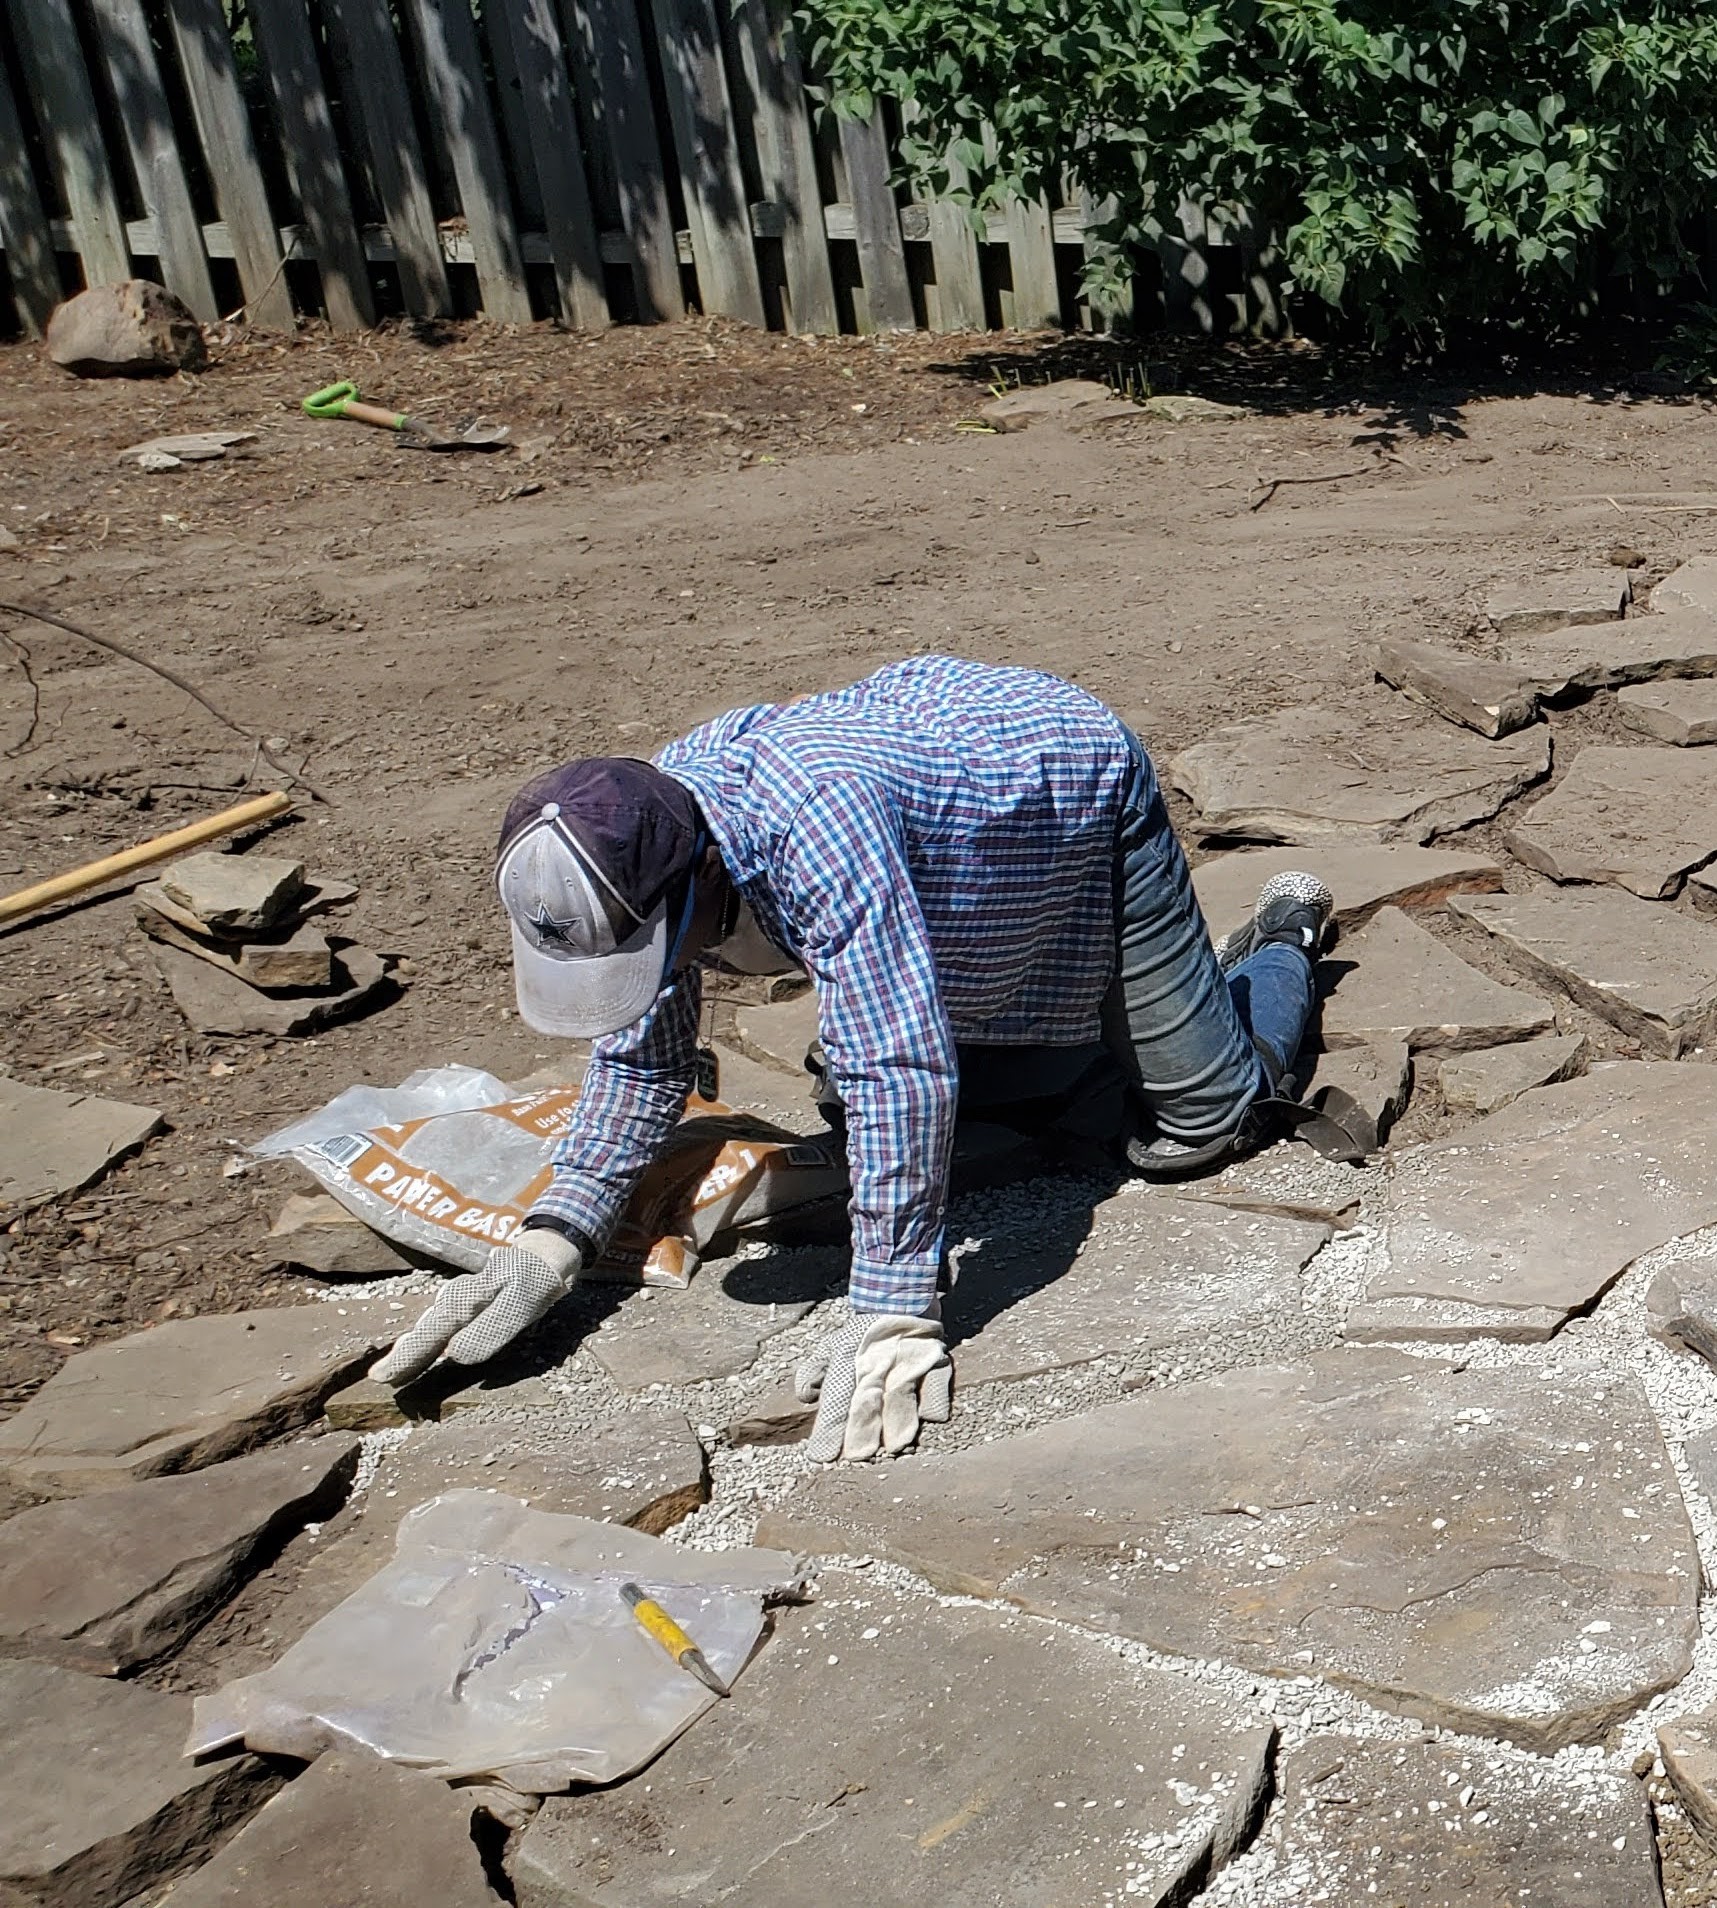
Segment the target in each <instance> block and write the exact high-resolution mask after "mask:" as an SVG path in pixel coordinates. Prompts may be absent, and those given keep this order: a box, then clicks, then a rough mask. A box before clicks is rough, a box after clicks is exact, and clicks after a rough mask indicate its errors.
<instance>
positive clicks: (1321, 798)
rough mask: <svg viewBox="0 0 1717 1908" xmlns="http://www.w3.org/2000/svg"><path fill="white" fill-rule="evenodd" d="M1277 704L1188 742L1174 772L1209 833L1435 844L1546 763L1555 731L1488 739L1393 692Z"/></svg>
mask: <svg viewBox="0 0 1717 1908" xmlns="http://www.w3.org/2000/svg"><path fill="white" fill-rule="evenodd" d="M1379 694H1383V695H1385V706H1384V707H1382V708H1379V707H1378V706H1377V704H1376V703H1374V702H1369V701H1367V700H1365V699H1363V698H1359V697H1344V698H1343V699H1342V700H1341V701H1340V702H1339V703H1334V702H1328V703H1312V704H1309V705H1306V706H1302V707H1299V708H1293V709H1280V710H1278V711H1277V712H1276V713H1275V714H1274V715H1268V716H1257V717H1254V718H1252V719H1251V720H1249V721H1246V722H1236V723H1234V724H1232V725H1231V726H1230V727H1228V728H1224V729H1218V730H1217V731H1216V733H1215V734H1214V735H1212V736H1211V737H1209V739H1208V740H1206V741H1203V742H1195V743H1194V744H1193V745H1192V747H1191V748H1189V749H1183V750H1181V752H1180V754H1178V755H1176V756H1175V757H1173V758H1172V759H1171V761H1170V762H1169V765H1168V771H1167V779H1168V781H1169V782H1170V783H1171V784H1172V785H1173V786H1174V787H1175V788H1178V789H1180V790H1181V791H1182V792H1183V793H1184V794H1186V795H1187V796H1188V797H1189V798H1190V799H1191V801H1192V804H1193V807H1194V809H1195V810H1196V811H1197V814H1196V819H1195V821H1194V824H1193V826H1194V828H1195V829H1196V830H1197V832H1198V833H1199V834H1201V835H1232V836H1237V837H1241V838H1244V839H1249V840H1252V841H1282V842H1314V841H1320V840H1324V839H1327V838H1329V837H1331V836H1336V837H1345V838H1347V839H1349V840H1353V839H1367V838H1369V839H1371V840H1374V841H1375V840H1383V839H1388V840H1398V841H1413V842H1427V841H1430V840H1432V839H1433V838H1434V837H1435V836H1437V835H1442V834H1447V833H1448V832H1449V831H1450V830H1451V829H1456V828H1465V827H1466V826H1468V824H1469V823H1472V822H1477V821H1484V820H1486V819H1487V818H1488V817H1490V816H1492V815H1494V814H1495V813H1496V812H1497V810H1498V809H1499V808H1501V807H1502V806H1503V804H1504V803H1505V802H1509V801H1512V800H1513V799H1514V797H1515V796H1516V795H1518V794H1520V793H1521V791H1522V790H1523V789H1527V788H1530V787H1531V786H1532V784H1533V783H1534V782H1538V781H1542V780H1543V778H1544V777H1545V776H1546V775H1547V774H1548V773H1549V771H1550V741H1549V731H1548V730H1546V729H1544V728H1542V727H1536V728H1531V729H1525V730H1522V731H1521V732H1520V733H1519V734H1516V735H1511V736H1505V737H1504V738H1503V739H1502V740H1501V741H1498V742H1487V741H1484V740H1483V739H1481V738H1480V737H1478V736H1472V735H1464V734H1462V733H1460V732H1459V731H1458V730H1455V729H1451V728H1450V727H1449V726H1448V725H1447V724H1446V723H1442V722H1434V721H1431V722H1428V721H1426V720H1424V719H1423V718H1422V717H1420V716H1418V715H1417V714H1415V713H1413V712H1411V711H1410V710H1406V709H1403V708H1402V707H1401V705H1400V704H1399V702H1397V701H1396V699H1395V698H1394V697H1391V696H1387V695H1386V693H1385V692H1382V691H1380V692H1379Z"/></svg>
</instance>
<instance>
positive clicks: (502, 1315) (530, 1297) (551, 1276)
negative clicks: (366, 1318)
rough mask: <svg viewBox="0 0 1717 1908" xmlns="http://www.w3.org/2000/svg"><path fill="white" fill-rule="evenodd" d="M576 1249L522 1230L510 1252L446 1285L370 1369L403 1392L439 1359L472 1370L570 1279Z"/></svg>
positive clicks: (553, 1235) (556, 1237) (542, 1232)
mask: <svg viewBox="0 0 1717 1908" xmlns="http://www.w3.org/2000/svg"><path fill="white" fill-rule="evenodd" d="M580 1263H581V1261H580V1258H579V1252H578V1247H577V1246H575V1245H574V1244H573V1243H572V1241H571V1240H570V1239H566V1238H563V1237H562V1236H561V1234H560V1233H558V1232H551V1231H550V1230H549V1229H548V1228H547V1227H546V1226H545V1227H542V1228H540V1229H538V1228H533V1227H529V1226H527V1227H526V1228H525V1229H524V1230H523V1231H522V1232H519V1233H517V1234H515V1235H514V1238H513V1241H512V1243H511V1244H510V1245H504V1246H497V1247H496V1248H495V1250H494V1251H493V1252H491V1253H490V1254H489V1256H488V1258H487V1259H485V1260H484V1261H483V1269H482V1271H481V1272H462V1273H461V1274H460V1275H459V1277H458V1278H456V1279H449V1280H448V1281H447V1283H446V1284H445V1285H443V1286H442V1288H441V1290H440V1292H439V1293H438V1294H437V1295H436V1300H435V1303H434V1304H433V1305H432V1306H430V1308H429V1310H428V1311H427V1312H425V1313H424V1314H423V1316H422V1317H421V1318H420V1319H419V1320H418V1321H417V1323H416V1324H415V1325H413V1326H412V1328H411V1329H410V1331H408V1332H405V1333H404V1334H403V1335H402V1336H401V1337H399V1338H398V1339H396V1340H395V1341H394V1347H393V1350H392V1351H390V1352H389V1353H388V1354H387V1355H386V1357H384V1358H381V1359H379V1360H378V1361H377V1362H376V1363H375V1364H373V1365H372V1366H371V1367H370V1376H371V1377H372V1378H376V1379H379V1380H380V1381H381V1383H383V1384H384V1385H405V1384H409V1383H410V1382H411V1381H412V1379H414V1378H418V1377H421V1376H422V1375H423V1373H424V1372H426V1371H427V1370H428V1369H429V1368H430V1366H431V1365H433V1364H434V1363H435V1361H436V1359H438V1358H440V1357H442V1356H443V1355H445V1356H446V1357H448V1358H450V1359H452V1360H453V1362H454V1363H455V1364H456V1365H480V1364H482V1363H483V1362H484V1361H485V1360H486V1359H490V1358H493V1357H494V1355H495V1354H496V1352H498V1351H499V1350H500V1349H501V1347H502V1346H503V1345H509V1344H511V1343H512V1341H513V1340H514V1339H515V1338H517V1337H518V1335H519V1333H520V1332H522V1331H524V1330H525V1328H526V1327H527V1326H530V1325H534V1324H535V1323H536V1322H537V1320H538V1319H539V1318H541V1317H542V1315H543V1314H544V1313H545V1312H546V1311H548V1310H549V1308H550V1307H551V1306H552V1305H554V1304H555V1303H556V1301H557V1300H560V1299H563V1298H565V1296H566V1295H567V1293H568V1292H569V1291H570V1290H571V1289H572V1282H573V1280H574V1279H576V1278H577V1277H578V1270H579V1265H580Z"/></svg>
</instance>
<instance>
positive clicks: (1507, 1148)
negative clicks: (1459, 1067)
mask: <svg viewBox="0 0 1717 1908" xmlns="http://www.w3.org/2000/svg"><path fill="white" fill-rule="evenodd" d="M1714 1222H1717V1069H1714V1068H1711V1067H1708V1066H1703V1065H1700V1064H1697V1063H1695V1062H1691V1061H1685V1060H1682V1061H1675V1060H1667V1061H1665V1060H1658V1061H1646V1060H1623V1061H1616V1062H1612V1063H1610V1064H1608V1065H1605V1066H1599V1067H1594V1068H1593V1069H1592V1071H1591V1072H1590V1073H1588V1074H1587V1075H1585V1077H1584V1078H1582V1079H1578V1080H1566V1081H1563V1082H1562V1083H1561V1084H1560V1085H1557V1086H1547V1087H1539V1088H1537V1089H1536V1090H1535V1091H1533V1092H1531V1093H1527V1094H1523V1095H1522V1096H1521V1098H1519V1099H1518V1100H1516V1101H1515V1102H1514V1104H1513V1105H1512V1106H1508V1107H1504V1108H1503V1110H1502V1111H1501V1112H1500V1113H1492V1114H1491V1115H1490V1116H1489V1117H1488V1118H1487V1119H1484V1120H1481V1121H1480V1122H1479V1123H1478V1124H1477V1125H1476V1126H1469V1127H1466V1128H1464V1129H1463V1130H1462V1131H1461V1132H1459V1133H1457V1134H1455V1135H1454V1136H1453V1137H1452V1138H1450V1139H1446V1140H1437V1141H1434V1142H1432V1143H1431V1144H1430V1145H1426V1146H1416V1147H1411V1148H1409V1149H1407V1150H1406V1151H1404V1152H1400V1153H1397V1154H1396V1155H1395V1156H1394V1163H1393V1171H1392V1172H1391V1175H1390V1178H1389V1181H1388V1183H1387V1185H1386V1186H1385V1187H1384V1188H1383V1192H1382V1197H1381V1198H1380V1201H1379V1211H1378V1214H1377V1216H1376V1222H1375V1226H1376V1240H1377V1246H1378V1251H1377V1268H1376V1270H1375V1272H1374V1273H1373V1275H1372V1277H1371V1278H1370V1280H1369V1282H1368V1285H1367V1288H1366V1292H1365V1297H1364V1299H1363V1300H1362V1301H1361V1302H1360V1303H1358V1304H1356V1305H1354V1306H1353V1307H1352V1308H1351V1309H1350V1310H1349V1313H1348V1320H1347V1336H1348V1337H1349V1338H1350V1339H1363V1338H1389V1339H1425V1338H1430V1339H1456V1340H1461V1339H1469V1338H1502V1339H1512V1340H1516V1341H1530V1340H1534V1339H1542V1338H1548V1337H1549V1336H1550V1335H1551V1333H1552V1332H1555V1331H1557V1330H1559V1329H1560V1328H1561V1326H1562V1325H1563V1324H1564V1323H1565V1322H1566V1321H1567V1320H1568V1318H1569V1317H1570V1316H1571V1315H1572V1314H1574V1313H1577V1312H1581V1313H1583V1312H1586V1311H1588V1310H1589V1309H1590V1308H1591V1307H1592V1305H1593V1304H1595V1303H1596V1301H1597V1300H1598V1299H1599V1298H1600V1297H1602V1295H1603V1294H1604V1293H1605V1292H1606V1291H1608V1290H1609V1288H1610V1286H1611V1285H1612V1284H1613V1283H1614V1281H1615V1280H1616V1279H1618V1278H1619V1277H1620V1276H1621V1274H1622V1273H1623V1272H1625V1271H1626V1270H1627V1268H1628V1267H1629V1266H1630V1265H1632V1264H1633V1262H1634V1261H1635V1260H1636V1259H1638V1258H1640V1257H1641V1256H1642V1255H1643V1254H1645V1253H1647V1252H1650V1251H1652V1250H1654V1249H1655V1248H1656V1247H1658V1246H1660V1245H1664V1244H1666V1243H1667V1242H1668V1241H1669V1240H1671V1239H1677V1238H1679V1237H1680V1236H1681V1235H1682V1234H1683V1233H1686V1232H1694V1231H1697V1230H1698V1228H1699V1227H1701V1226H1707V1225H1711V1224H1713V1223H1714Z"/></svg>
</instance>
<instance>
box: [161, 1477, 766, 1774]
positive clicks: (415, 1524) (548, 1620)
mask: <svg viewBox="0 0 1717 1908" xmlns="http://www.w3.org/2000/svg"><path fill="white" fill-rule="evenodd" d="M628 1581H633V1582H639V1583H642V1584H643V1586H644V1587H645V1589H646V1590H647V1591H648V1592H649V1593H650V1595H651V1596H653V1597H655V1598H656V1599H657V1601H659V1602H660V1603H661V1605H662V1607H663V1608H664V1609H666V1610H667V1611H668V1613H669V1614H670V1615H671V1616H672V1617H673V1618H674V1619H675V1621H676V1622H678V1623H679V1624H680V1625H681V1627H682V1628H683V1629H685V1631H686V1632H687V1633H688V1634H689V1635H690V1636H691V1637H692V1639H693V1640H694V1641H695V1642H696V1643H697V1644H698V1646H699V1648H700V1649H701V1650H702V1651H703V1653H704V1655H705V1657H706V1658H707V1659H708V1661H709V1664H710V1667H711V1668H712V1669H714V1671H715V1673H716V1674H717V1675H718V1676H719V1677H721V1679H722V1680H723V1681H724V1682H726V1683H728V1684H730V1685H731V1684H732V1682H733V1680H734V1679H735V1678H736V1677H737V1676H738V1675H739V1674H740V1672H741V1671H742V1669H743V1668H744V1666H745V1664H746V1662H747V1661H748V1660H749V1658H750V1656H751V1652H752V1650H753V1648H754V1647H755V1646H756V1643H757V1639H758V1637H759V1636H760V1634H761V1633H762V1628H763V1603H764V1599H765V1597H766V1596H770V1597H781V1596H790V1595H796V1594H797V1593H798V1590H799V1587H800V1572H799V1568H798V1565H797V1564H796V1562H795V1560H794V1559H793V1558H791V1557H790V1556H788V1555H787V1554H786V1553H784V1552H781V1551H767V1550H732V1551H694V1550H684V1549H681V1548H679V1547H677V1546H675V1545H673V1544H666V1543H663V1542H662V1541H661V1539H660V1538H656V1537H647V1536H645V1535H644V1534H643V1533H642V1532H641V1531H634V1530H629V1529H626V1528H625V1527H623V1526H621V1525H617V1524H605V1523H601V1522H599V1521H597V1520H595V1519H592V1518H585V1517H573V1516H567V1515H562V1514H558V1513H555V1512H549V1511H536V1510H532V1509H530V1508H529V1507H528V1506H527V1505H526V1504H524V1503H522V1502H521V1501H520V1500H519V1499H518V1498H516V1497H508V1496H505V1495H504V1494H502V1493H500V1492H498V1491H469V1490H462V1491H448V1492H446V1493H444V1494H443V1495H442V1496H440V1497H435V1498H431V1499H430V1500H429V1502H428V1503H426V1504H421V1505H419V1506H418V1508H417V1509H416V1510H414V1511H413V1512H412V1513H411V1514H410V1515H409V1516H408V1517H407V1518H406V1519H405V1521H404V1523H403V1524H402V1525H401V1526H400V1532H399V1537H398V1540H397V1544H396V1549H395V1555H394V1560H393V1562H392V1563H390V1564H388V1565H387V1566H386V1567H385V1568H383V1569H382V1570H380V1571H379V1572H378V1573H377V1574H376V1575H375V1576H373V1577H372V1578H371V1579H370V1580H369V1582H368V1583H366V1584H364V1585H363V1586H362V1587H361V1588H359V1589H358V1590H357V1591H355V1592H354V1593H353V1594H352V1595H351V1596H349V1597H348V1598H347V1599H346V1600H345V1602H344V1603H342V1604H340V1605H338V1606H337V1607H336V1608H335V1609H333V1610H331V1611H329V1613H328V1614H327V1615H326V1616H325V1617H323V1618H322V1620H321V1621H320V1622H319V1623H317V1624H315V1625H313V1626H312V1627H311V1628H310V1629H309V1630H308V1631H306V1632H305V1634H304V1635H303V1636H302V1637H301V1638H300V1639H299V1640H298V1642H296V1643H295V1644H294V1645H293V1646H292V1647H291V1649H289V1650H288V1651H287V1652H286V1654H285V1655H284V1656H283V1657H281V1659H280V1661H279V1662H278V1663H276V1664H274V1665H273V1666H272V1667H271V1668H269V1669H266V1670H263V1671H261V1672H259V1673H258V1674H257V1675H254V1676H245V1677H241V1678H239V1679H238V1680H237V1681H236V1682H233V1683H229V1684H227V1686H226V1687H225V1688H224V1689H220V1690H217V1691H215V1692H214V1693H213V1694H212V1695H208V1696H199V1697H198V1698H197V1699H196V1704H195V1708H194V1712H193V1722H192V1729H191V1740H190V1743H189V1744H188V1746H187V1748H186V1754H187V1755H206V1754H209V1753H211V1752H213V1751H215V1750H219V1749H223V1748H228V1747H231V1746H233V1745H235V1744H237V1743H239V1742H243V1743H245V1744H246V1745H247V1746H248V1747H249V1748H251V1749H252V1750H254V1751H256V1752H258V1753H259V1754H264V1755H286V1756H298V1757H302V1758H304V1759H306V1760H309V1759H313V1758H314V1757H316V1756H318V1755H320V1754H321V1753H322V1752H323V1750H325V1749H330V1748H335V1747H339V1746H341V1745H348V1744H353V1743H356V1744H358V1745H360V1746H361V1747H363V1748H365V1749H368V1750H370V1751H372V1752H373V1753H374V1754H376V1755H379V1756H385V1757H387V1758H388V1759H389V1760H390V1761H394V1762H402V1763H406V1764H408V1765H410V1766H411V1767H413V1768H417V1769H423V1770H425V1771H427V1772H428V1773H429V1774H431V1775H437V1776H441V1777H443V1778H445V1779H446V1780H447V1781H450V1782H456V1781H468V1780H471V1779H473V1778H492V1779H494V1780H496V1781H499V1782H502V1783H505V1784H506V1785H507V1786H508V1787H510V1788H513V1789H518V1790H523V1791H526V1792H529V1793H536V1794H548V1793H551V1792H552V1791H554V1790H557V1789H564V1788H566V1787H567V1785H568V1784H569V1783H572V1782H617V1781H618V1780H619V1779H620V1778H621V1777H622V1776H624V1775H628V1774H630V1773H631V1772H632V1771H633V1770H634V1769H637V1768H641V1767H642V1766H643V1764H644V1763H646V1762H648V1761H649V1760H650V1759H651V1758H652V1757H653V1756H655V1755H657V1754H659V1753H660V1752H661V1751H662V1750H663V1749H665V1748H666V1747H667V1745H668V1744H669V1743H670V1742H672V1741H673V1739H674V1738H675V1737H676V1736H677V1735H679V1734H680V1732H681V1731H682V1730H684V1729H685V1728H686V1727H687V1726H688V1725H689V1724H691V1723H692V1722H694V1721H695V1720H696V1719H697V1717H698V1716H700V1715H701V1714H702V1713H703V1711H704V1710H705V1709H707V1708H708V1707H709V1705H710V1704H711V1703H712V1702H715V1701H717V1700H718V1699H717V1698H716V1697H715V1696H713V1695H712V1694H711V1693H710V1692H709V1691H708V1690H707V1689H705V1688H704V1686H703V1684H702V1683H700V1682H698V1681H697V1679H696V1678H695V1677H693V1676H691V1675H690V1674H689V1673H688V1672H687V1671H685V1670H683V1669H681V1668H680V1666H679V1665H678V1664H677V1663H676V1662H675V1661H674V1660H673V1659H672V1658H671V1657H670V1656H669V1655H668V1654H667V1652H666V1651H665V1650H664V1649H663V1648H662V1646H661V1645H660V1644H659V1643H656V1642H654V1641H653V1640H652V1639H651V1638H650V1637H649V1636H647V1635H646V1634H645V1633H644V1631H643V1629H642V1628H641V1627H640V1625H639V1624H638V1621H637V1619H636V1618H635V1617H634V1616H633V1615H632V1612H631V1611H630V1610H629V1609H628V1608H627V1607H626V1604H625V1602H624V1600H623V1599H622V1597H621V1595H620V1585H621V1584H622V1583H625V1582H628Z"/></svg>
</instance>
